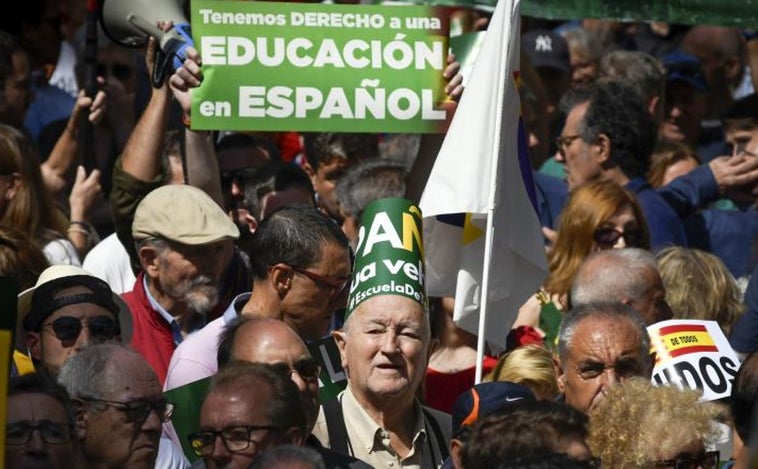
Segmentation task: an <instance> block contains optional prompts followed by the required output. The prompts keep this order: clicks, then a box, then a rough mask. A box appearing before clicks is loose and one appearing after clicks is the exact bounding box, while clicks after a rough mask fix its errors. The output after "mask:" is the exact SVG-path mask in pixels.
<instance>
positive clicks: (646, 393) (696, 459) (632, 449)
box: [587, 378, 725, 469]
mask: <svg viewBox="0 0 758 469" xmlns="http://www.w3.org/2000/svg"><path fill="white" fill-rule="evenodd" d="M700 395H701V393H699V392H697V391H691V390H682V389H679V388H676V387H672V386H654V385H653V384H652V383H651V382H650V381H648V380H646V379H642V378H633V379H630V380H628V381H627V382H625V383H624V384H621V385H618V386H615V387H613V388H612V389H611V390H610V391H609V392H608V394H607V395H606V398H605V399H603V400H602V401H601V402H600V403H599V404H598V405H597V407H595V408H594V409H592V410H591V411H590V415H589V417H590V435H589V438H588V439H587V443H588V444H589V447H590V451H591V452H592V455H593V456H595V457H597V458H599V459H600V462H601V467H612V468H614V469H653V468H664V467H666V468H680V467H692V468H703V469H715V468H716V467H717V466H718V463H719V452H718V451H708V450H706V448H707V447H708V446H709V445H710V444H711V443H712V442H713V441H714V439H715V437H716V435H715V432H714V428H715V427H714V425H713V422H714V421H715V420H716V419H719V418H722V417H723V415H724V413H725V409H722V408H721V407H719V405H718V404H715V403H712V402H700V401H699V399H700Z"/></svg>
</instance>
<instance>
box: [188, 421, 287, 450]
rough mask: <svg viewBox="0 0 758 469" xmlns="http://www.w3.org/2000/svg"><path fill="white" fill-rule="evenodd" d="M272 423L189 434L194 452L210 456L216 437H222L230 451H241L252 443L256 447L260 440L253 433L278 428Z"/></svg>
mask: <svg viewBox="0 0 758 469" xmlns="http://www.w3.org/2000/svg"><path fill="white" fill-rule="evenodd" d="M277 428H278V427H275V426H272V425H247V426H244V425H240V426H235V427H227V428H224V429H223V430H218V431H216V430H201V431H199V432H195V433H190V434H189V435H188V438H189V442H190V446H192V452H194V453H195V455H196V456H208V455H210V454H211V453H213V446H214V445H215V444H216V438H221V441H222V442H223V443H224V446H225V447H226V449H227V450H229V452H230V453H241V452H243V451H245V450H246V449H248V448H249V447H250V446H251V445H253V447H255V445H257V444H258V443H259V442H258V441H255V440H253V434H254V433H256V432H262V431H264V430H276V429H277Z"/></svg>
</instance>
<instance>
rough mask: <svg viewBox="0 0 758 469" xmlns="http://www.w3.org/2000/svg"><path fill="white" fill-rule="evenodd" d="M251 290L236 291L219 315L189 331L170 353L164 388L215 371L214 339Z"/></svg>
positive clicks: (236, 313) (165, 389)
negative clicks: (240, 292)
mask: <svg viewBox="0 0 758 469" xmlns="http://www.w3.org/2000/svg"><path fill="white" fill-rule="evenodd" d="M251 295H252V293H242V294H241V295H237V296H236V297H235V298H234V300H232V302H231V303H230V304H229V306H228V307H227V308H226V311H224V314H223V315H221V317H219V318H216V319H214V320H213V321H211V322H209V323H208V324H207V325H206V326H205V327H203V328H202V329H200V330H198V331H196V332H194V333H192V334H190V335H188V336H187V338H186V339H185V340H184V342H182V344H181V345H179V346H178V347H177V348H176V350H174V353H173V354H172V355H171V361H170V362H169V365H168V372H167V374H166V382H165V383H164V386H163V389H164V391H168V390H171V389H174V388H178V387H180V386H184V385H185V384H188V383H192V382H194V381H197V380H200V379H203V378H206V377H208V376H212V375H214V374H216V372H217V371H218V361H217V355H218V341H219V338H220V337H221V334H222V333H223V331H224V328H226V326H228V325H229V324H231V323H232V321H234V320H235V319H236V318H238V317H239V315H240V312H241V311H242V308H243V307H244V306H245V304H246V303H247V301H248V300H249V299H250V296H251Z"/></svg>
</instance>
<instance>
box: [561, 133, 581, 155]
mask: <svg viewBox="0 0 758 469" xmlns="http://www.w3.org/2000/svg"><path fill="white" fill-rule="evenodd" d="M581 137H582V136H581V135H566V136H560V137H557V138H556V139H555V144H556V145H557V147H558V151H559V152H560V153H561V155H563V154H565V153H566V148H568V147H569V145H571V144H572V143H573V142H574V140H576V139H577V138H581Z"/></svg>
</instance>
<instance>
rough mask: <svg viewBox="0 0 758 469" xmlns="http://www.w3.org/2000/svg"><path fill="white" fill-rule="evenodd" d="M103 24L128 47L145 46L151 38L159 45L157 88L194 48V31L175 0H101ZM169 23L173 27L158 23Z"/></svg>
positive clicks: (155, 78) (107, 32)
mask: <svg viewBox="0 0 758 469" xmlns="http://www.w3.org/2000/svg"><path fill="white" fill-rule="evenodd" d="M100 2H101V4H100V24H101V25H102V27H103V31H105V34H106V35H108V37H110V38H111V39H112V40H113V41H114V42H117V43H119V44H121V45H124V46H127V47H142V46H144V45H145V42H146V40H147V38H148V37H154V38H156V40H157V41H158V45H159V46H160V53H159V54H158V55H157V62H156V67H155V69H154V71H153V85H154V86H156V87H158V86H161V85H162V84H163V80H164V79H165V78H166V77H167V76H168V74H169V72H171V71H173V70H176V69H178V68H179V67H181V66H182V63H183V62H184V60H185V59H186V58H187V48H188V47H192V46H193V45H194V42H193V40H192V33H191V28H190V24H189V21H188V20H187V19H186V18H185V16H184V13H183V12H182V9H181V7H180V6H179V4H178V3H177V1H176V0H100ZM163 22H167V23H168V22H170V23H171V24H172V25H173V27H172V28H171V29H168V30H165V31H164V30H163V29H161V28H160V27H159V26H158V24H160V23H163Z"/></svg>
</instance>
